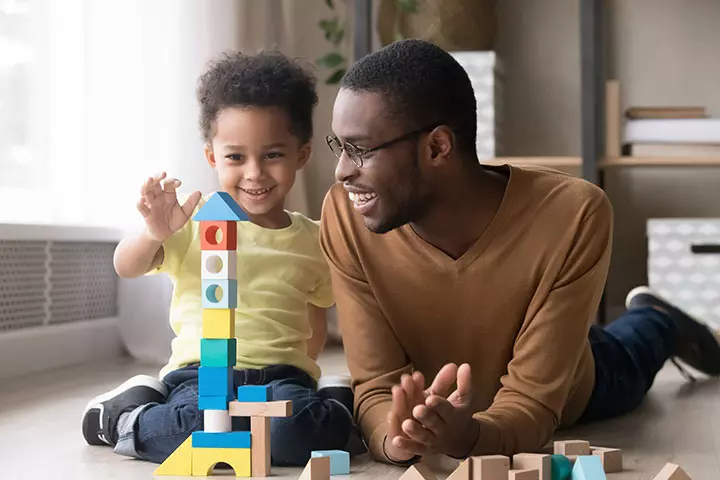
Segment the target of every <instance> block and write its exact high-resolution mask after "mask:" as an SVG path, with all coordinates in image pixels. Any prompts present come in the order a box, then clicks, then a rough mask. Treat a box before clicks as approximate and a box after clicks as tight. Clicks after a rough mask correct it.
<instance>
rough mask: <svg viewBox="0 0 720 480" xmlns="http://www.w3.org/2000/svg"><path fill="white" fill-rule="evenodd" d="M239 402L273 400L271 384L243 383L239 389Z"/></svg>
mask: <svg viewBox="0 0 720 480" xmlns="http://www.w3.org/2000/svg"><path fill="white" fill-rule="evenodd" d="M237 400H238V402H272V401H273V394H272V387H271V386H270V385H243V386H242V387H238V390H237Z"/></svg>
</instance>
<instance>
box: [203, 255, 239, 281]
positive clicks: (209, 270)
mask: <svg viewBox="0 0 720 480" xmlns="http://www.w3.org/2000/svg"><path fill="white" fill-rule="evenodd" d="M202 278H203V279H205V280H213V279H216V280H237V251H235V250H203V251H202Z"/></svg>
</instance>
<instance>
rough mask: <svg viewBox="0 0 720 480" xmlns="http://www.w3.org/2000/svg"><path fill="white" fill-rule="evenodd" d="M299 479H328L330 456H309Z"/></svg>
mask: <svg viewBox="0 0 720 480" xmlns="http://www.w3.org/2000/svg"><path fill="white" fill-rule="evenodd" d="M299 480H330V457H311V458H310V460H309V461H308V463H307V465H306V466H305V470H303V472H302V474H300V479H299Z"/></svg>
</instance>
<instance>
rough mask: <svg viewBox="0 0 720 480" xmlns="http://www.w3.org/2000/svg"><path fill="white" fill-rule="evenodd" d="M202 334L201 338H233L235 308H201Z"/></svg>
mask: <svg viewBox="0 0 720 480" xmlns="http://www.w3.org/2000/svg"><path fill="white" fill-rule="evenodd" d="M202 336H203V338H235V310H234V309H231V308H218V309H215V308H212V309H207V308H205V309H203V312H202Z"/></svg>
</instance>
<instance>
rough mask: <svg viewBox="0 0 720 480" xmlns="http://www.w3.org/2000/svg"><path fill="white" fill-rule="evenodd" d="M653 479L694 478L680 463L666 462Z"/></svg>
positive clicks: (682, 479)
mask: <svg viewBox="0 0 720 480" xmlns="http://www.w3.org/2000/svg"><path fill="white" fill-rule="evenodd" d="M653 480H692V479H691V478H690V475H688V474H687V473H685V470H683V469H682V468H681V467H680V466H679V465H676V464H674V463H666V464H665V466H664V467H663V469H662V470H660V472H658V474H657V475H656V476H655V478H653Z"/></svg>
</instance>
